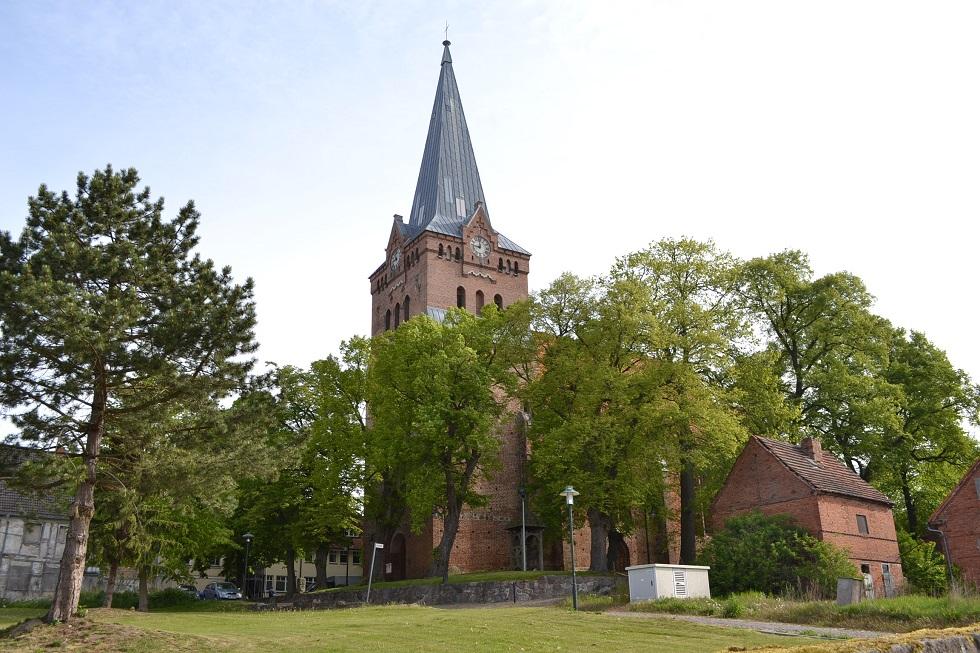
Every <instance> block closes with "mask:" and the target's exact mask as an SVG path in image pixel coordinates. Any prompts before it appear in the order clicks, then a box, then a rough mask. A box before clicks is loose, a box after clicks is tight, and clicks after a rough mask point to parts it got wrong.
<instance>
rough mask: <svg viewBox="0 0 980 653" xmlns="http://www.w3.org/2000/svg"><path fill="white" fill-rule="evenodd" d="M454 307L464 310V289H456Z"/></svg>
mask: <svg viewBox="0 0 980 653" xmlns="http://www.w3.org/2000/svg"><path fill="white" fill-rule="evenodd" d="M456 306H457V307H459V308H466V288H464V287H462V286H460V287H459V288H457V289H456Z"/></svg>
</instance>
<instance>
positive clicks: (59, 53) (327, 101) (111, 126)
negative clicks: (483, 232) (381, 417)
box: [0, 0, 980, 377]
mask: <svg viewBox="0 0 980 653" xmlns="http://www.w3.org/2000/svg"><path fill="white" fill-rule="evenodd" d="M446 21H448V22H449V24H450V32H449V37H450V39H451V40H452V41H453V57H454V67H455V70H456V75H457V79H458V81H459V86H460V91H461V94H462V99H463V105H464V108H465V111H466V116H467V121H468V123H469V126H470V130H471V134H472V137H473V142H474V147H475V151H476V157H477V161H478V163H479V166H480V172H481V175H482V178H483V185H484V190H485V193H486V197H487V205H488V208H489V210H490V213H491V216H492V219H493V221H494V225H495V226H496V227H497V228H499V229H500V230H501V231H503V232H504V233H506V234H508V235H509V236H511V237H512V238H514V239H515V240H516V241H517V242H519V243H521V244H522V245H523V246H525V247H526V248H527V249H529V250H530V251H531V252H532V253H533V254H534V257H533V258H532V260H531V277H530V280H531V285H532V287H533V288H540V287H543V286H545V285H547V284H548V282H550V281H551V280H552V279H554V278H555V276H557V275H558V274H559V273H560V272H561V271H563V270H571V271H573V272H577V273H579V274H593V273H598V272H601V271H603V270H605V269H607V268H608V267H609V265H610V264H611V262H612V261H613V259H614V258H615V257H616V256H618V255H621V254H624V253H626V252H627V251H630V250H631V249H636V248H639V247H641V246H643V245H644V244H646V243H648V242H650V241H651V240H654V239H657V238H660V237H662V236H679V235H690V236H694V237H698V238H709V237H710V238H714V239H715V240H716V241H717V242H718V244H719V245H720V246H722V247H723V248H726V249H729V250H731V251H733V253H735V254H736V255H739V256H743V257H748V256H756V255H762V254H766V253H768V252H772V251H777V250H780V249H784V248H800V249H804V250H805V251H807V252H809V254H810V255H811V258H812V260H813V263H814V267H815V268H816V269H817V271H818V272H821V273H823V272H830V271H835V270H840V269H848V270H850V271H852V272H854V273H856V274H858V275H860V276H861V277H862V278H864V279H865V281H866V282H867V284H868V286H869V287H870V289H871V291H872V292H873V293H874V294H875V295H876V296H877V297H878V305H877V310H878V312H880V313H881V314H882V315H884V316H885V317H888V318H889V319H891V320H892V321H893V322H894V323H896V324H897V325H900V326H904V327H907V328H915V329H919V330H924V331H925V332H926V333H927V335H928V336H929V337H930V338H932V339H933V340H934V341H935V342H936V343H937V344H939V345H940V346H942V347H943V348H945V349H946V350H947V351H948V352H949V354H950V357H951V358H952V360H953V362H954V364H956V365H958V366H960V367H963V368H965V369H967V371H969V372H971V373H972V374H973V376H974V377H980V351H978V348H977V346H976V337H975V324H976V318H977V314H978V311H977V308H976V291H975V283H976V282H975V280H976V276H977V275H976V252H975V247H976V242H977V235H978V227H977V217H978V214H980V193H978V191H977V189H978V181H977V180H978V179H980V121H978V119H977V116H980V85H978V84H977V83H976V81H977V79H978V72H980V71H978V70H977V69H978V67H980V39H977V38H976V34H978V33H980V5H978V4H977V3H975V2H959V3H958V2H942V3H936V2H901V1H887V2H885V1H882V2H876V1H871V0H868V1H866V2H833V1H825V2H790V1H787V0H774V1H772V2H738V3H734V2H730V1H719V2H684V3H680V2H655V1H651V2H642V3H618V2H602V3H599V2H575V1H570V0H562V1H556V2H544V1H536V0H528V1H525V2H511V3H489V2H482V3H463V2H411V1H409V2H359V3H327V2H280V3H275V4H272V3H251V2H227V3H223V2H165V3H164V2H139V3H122V2H120V3H113V2H85V3H79V2H39V1H38V2H33V1H24V2H17V1H12V0H8V1H7V2H4V3H2V4H0V61H3V65H2V66H0V98H2V102H0V228H3V229H7V230H12V231H15V232H17V231H19V230H20V228H21V226H22V224H23V220H24V216H25V213H26V208H25V206H26V199H27V197H28V196H29V195H31V194H32V193H34V192H35V191H36V189H37V186H38V184H40V183H41V182H45V183H47V184H49V186H51V187H53V188H58V189H61V188H71V187H72V185H73V183H74V176H75V174H76V173H77V172H78V171H79V170H84V171H88V172H91V171H92V170H93V169H95V168H97V167H101V166H104V165H105V164H106V163H109V162H111V163H112V164H114V165H115V166H117V167H124V166H134V167H136V168H137V169H139V170H140V172H141V174H142V176H143V179H144V181H145V182H146V183H148V184H149V185H150V186H151V187H152V189H153V191H154V193H155V194H158V195H163V196H164V197H165V198H166V199H167V202H168V207H169V209H170V210H176V209H177V207H178V206H180V205H182V204H183V203H184V202H186V201H187V200H188V199H194V200H195V201H196V202H197V205H198V208H199V209H200V211H201V212H202V214H203V221H202V251H203V252H204V254H205V255H207V256H210V257H212V258H214V259H215V260H216V261H217V262H218V263H220V264H230V265H232V267H233V269H234V271H235V273H236V275H239V276H241V277H244V276H246V275H247V276H252V277H254V278H255V280H256V283H257V301H258V312H259V320H260V323H259V329H258V336H259V340H260V342H261V345H262V349H261V351H260V356H261V357H262V358H263V359H265V360H275V361H278V362H284V363H294V364H305V363H307V362H309V361H311V360H313V359H316V358H319V357H322V356H325V355H326V354H328V353H330V352H333V351H335V350H336V347H337V344H338V343H339V341H340V340H341V339H342V338H346V337H349V336H350V335H352V334H355V333H362V334H363V333H366V332H367V330H368V328H369V311H370V296H369V284H368V281H367V275H368V274H369V273H370V272H371V271H372V270H373V269H374V268H375V267H377V265H378V264H380V263H381V261H382V258H383V253H384V246H385V244H386V241H387V236H388V230H389V228H390V224H391V215H392V214H393V213H401V214H404V215H407V213H408V211H409V204H410V202H411V199H412V193H413V190H414V184H415V180H416V176H417V174H418V165H419V162H420V159H421V155H422V148H423V145H424V140H425V132H426V126H427V121H428V116H429V111H430V109H431V103H432V96H433V93H434V92H435V85H436V80H437V76H438V72H439V58H440V55H441V49H442V48H441V45H440V41H441V40H442V38H443V32H442V28H443V24H444V23H445V22H446Z"/></svg>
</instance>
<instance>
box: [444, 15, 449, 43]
mask: <svg viewBox="0 0 980 653" xmlns="http://www.w3.org/2000/svg"><path fill="white" fill-rule="evenodd" d="M444 31H445V32H446V40H447V41H448V40H449V21H448V20H447V21H446V29H445V30H444Z"/></svg>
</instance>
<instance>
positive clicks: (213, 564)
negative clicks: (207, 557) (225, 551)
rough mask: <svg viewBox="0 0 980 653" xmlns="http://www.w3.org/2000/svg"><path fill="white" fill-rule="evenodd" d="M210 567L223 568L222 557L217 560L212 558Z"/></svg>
mask: <svg viewBox="0 0 980 653" xmlns="http://www.w3.org/2000/svg"><path fill="white" fill-rule="evenodd" d="M210 566H211V567H220V566H221V556H217V557H216V558H211V562H210Z"/></svg>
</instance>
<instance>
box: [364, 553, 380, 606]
mask: <svg viewBox="0 0 980 653" xmlns="http://www.w3.org/2000/svg"><path fill="white" fill-rule="evenodd" d="M383 548H385V545H384V544H382V543H381V542H375V543H374V548H373V549H371V571H370V573H369V574H368V589H367V597H366V598H365V599H364V602H365V603H370V602H371V581H373V580H374V557H375V555H377V553H378V549H383Z"/></svg>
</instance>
